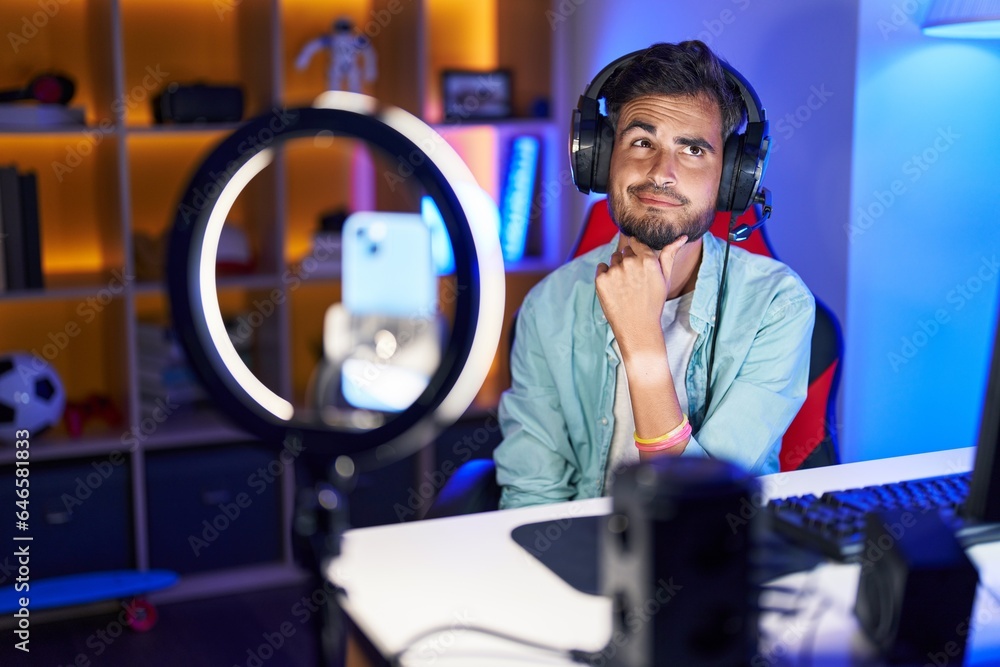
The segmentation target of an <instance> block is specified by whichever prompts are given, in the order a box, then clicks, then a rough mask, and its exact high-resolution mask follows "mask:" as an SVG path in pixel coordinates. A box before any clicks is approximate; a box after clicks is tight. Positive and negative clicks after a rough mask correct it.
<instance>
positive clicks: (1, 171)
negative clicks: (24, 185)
mask: <svg viewBox="0 0 1000 667" xmlns="http://www.w3.org/2000/svg"><path fill="white" fill-rule="evenodd" d="M0 217H2V218H3V231H4V234H6V236H5V237H4V264H5V268H6V275H7V290H8V291H13V290H21V289H24V288H25V287H27V286H28V282H27V275H28V274H27V270H26V267H25V262H24V225H23V224H22V221H21V184H20V182H19V181H18V177H17V169H16V168H14V167H13V166H8V167H0Z"/></svg>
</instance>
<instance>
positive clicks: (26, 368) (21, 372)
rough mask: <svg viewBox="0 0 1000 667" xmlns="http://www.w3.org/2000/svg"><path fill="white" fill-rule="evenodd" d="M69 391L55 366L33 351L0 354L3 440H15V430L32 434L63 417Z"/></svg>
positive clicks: (0, 408) (1, 430)
mask: <svg viewBox="0 0 1000 667" xmlns="http://www.w3.org/2000/svg"><path fill="white" fill-rule="evenodd" d="M65 406H66V393H65V391H63V386H62V382H61V381H60V380H59V376H58V375H57V374H56V371H55V369H54V368H52V366H50V365H49V364H48V362H46V361H45V360H44V359H41V358H39V357H36V356H34V355H32V354H26V353H23V352H14V353H12V354H5V355H0V443H2V444H13V443H14V440H15V435H14V434H15V433H16V432H17V431H19V430H25V431H27V432H28V433H29V434H30V435H31V436H32V437H34V436H35V435H37V434H38V433H40V432H41V431H42V430H43V429H45V428H48V427H49V426H52V425H54V424H55V423H56V422H58V421H59V419H61V418H62V413H63V408H64V407H65Z"/></svg>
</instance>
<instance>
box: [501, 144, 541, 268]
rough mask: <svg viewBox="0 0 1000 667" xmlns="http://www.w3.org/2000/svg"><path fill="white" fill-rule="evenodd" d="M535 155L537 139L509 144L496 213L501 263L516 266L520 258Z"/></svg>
mask: <svg viewBox="0 0 1000 667" xmlns="http://www.w3.org/2000/svg"><path fill="white" fill-rule="evenodd" d="M538 152H539V141H538V138H537V137H517V138H516V139H514V141H513V143H512V144H511V149H510V164H509V166H508V169H507V185H506V187H505V188H504V193H503V205H502V206H501V209H500V220H501V223H500V246H501V248H502V250H503V258H504V261H508V262H516V261H518V260H520V259H521V258H522V257H524V246H525V243H526V241H527V239H528V223H529V221H530V218H531V199H532V196H533V195H534V193H535V176H536V174H537V172H538Z"/></svg>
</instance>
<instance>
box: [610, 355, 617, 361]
mask: <svg viewBox="0 0 1000 667" xmlns="http://www.w3.org/2000/svg"><path fill="white" fill-rule="evenodd" d="M616 358H617V357H615V355H613V354H609V355H608V361H614V360H615V359H616Z"/></svg>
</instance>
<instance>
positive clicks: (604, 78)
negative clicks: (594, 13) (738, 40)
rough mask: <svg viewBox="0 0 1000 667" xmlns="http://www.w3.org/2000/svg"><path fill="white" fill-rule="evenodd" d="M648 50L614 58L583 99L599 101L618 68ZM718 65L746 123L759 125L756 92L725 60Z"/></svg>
mask: <svg viewBox="0 0 1000 667" xmlns="http://www.w3.org/2000/svg"><path fill="white" fill-rule="evenodd" d="M648 50H649V49H639V50H638V51H633V52H632V53H627V54H625V55H624V56H621V57H619V58H616V59H615V60H614V61H612V62H611V64H609V65H608V66H606V67H605V68H604V69H602V70H601V71H600V72H598V73H597V76H595V77H594V79H593V81H591V82H590V85H588V86H587V89H586V90H585V91H584V92H583V97H587V98H590V99H592V100H595V101H598V100H600V94H601V88H603V87H604V84H605V83H607V82H608V79H610V78H611V77H612V75H614V73H615V72H616V71H617V70H618V68H620V67H622V66H624V65H627V64H628V63H630V62H632V61H633V60H635V59H636V58H638V57H639V56H641V55H643V54H644V53H646V51H648ZM719 64H720V65H722V69H723V71H724V72H725V73H726V78H728V79H729V81H730V82H732V83H733V85H735V86H736V89H737V90H739V92H740V98H741V99H742V100H743V106H744V107H745V108H746V110H747V122H748V123H760V122H763V121H764V120H766V113H765V111H764V106H763V105H762V104H761V103H760V98H759V97H758V96H757V91H755V90H754V89H753V86H751V85H750V82H749V81H747V80H746V78H744V76H743V75H742V74H740V73H739V72H737V71H736V70H735V69H733V68H732V66H731V65H730V64H729V63H727V62H726V61H725V60H722V59H721V58H720V59H719Z"/></svg>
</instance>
